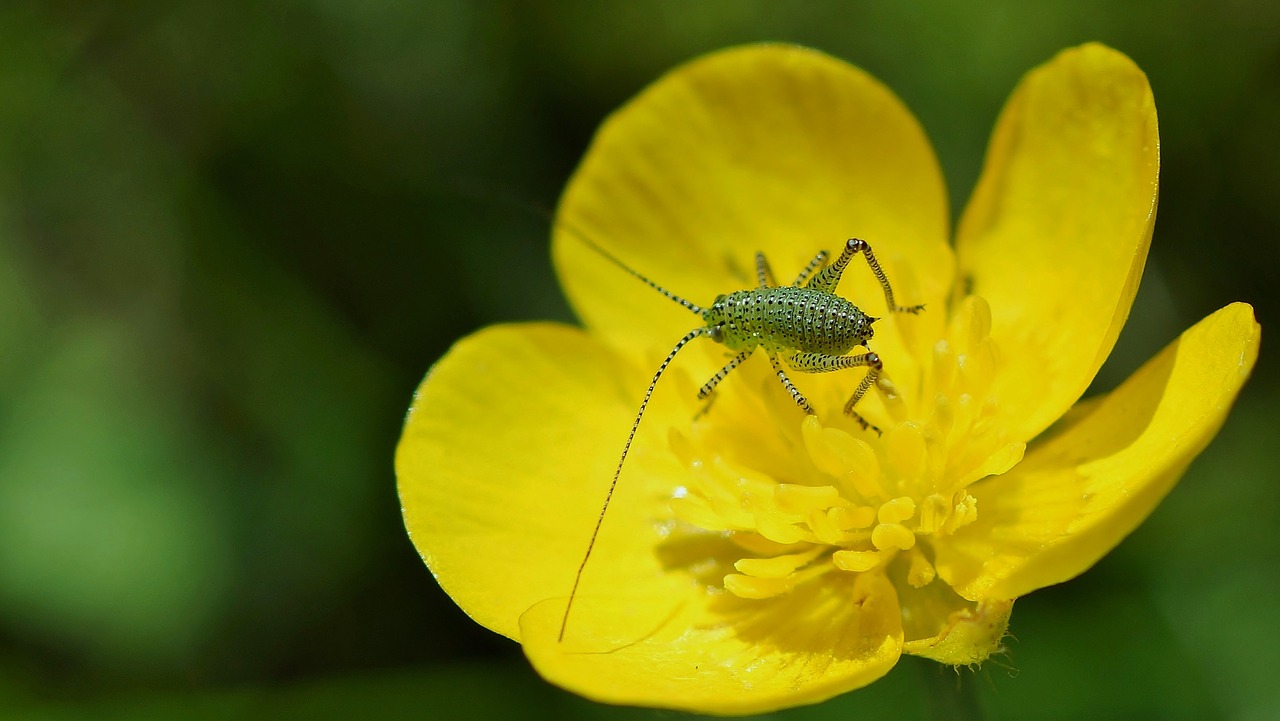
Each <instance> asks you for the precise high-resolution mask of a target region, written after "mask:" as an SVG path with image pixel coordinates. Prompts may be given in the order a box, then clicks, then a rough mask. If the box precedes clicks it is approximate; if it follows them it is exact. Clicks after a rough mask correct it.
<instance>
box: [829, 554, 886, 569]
mask: <svg viewBox="0 0 1280 721" xmlns="http://www.w3.org/2000/svg"><path fill="white" fill-rule="evenodd" d="M892 557H893V554H892V553H886V552H884V551H836V552H835V553H833V554H831V562H832V563H833V564H835V567H836V568H838V569H840V570H842V571H853V572H854V573H862V572H863V571H870V570H871V569H873V568H876V567H878V566H879V565H880V564H882V563H885V562H887V561H888V560H889V559H890V558H892Z"/></svg>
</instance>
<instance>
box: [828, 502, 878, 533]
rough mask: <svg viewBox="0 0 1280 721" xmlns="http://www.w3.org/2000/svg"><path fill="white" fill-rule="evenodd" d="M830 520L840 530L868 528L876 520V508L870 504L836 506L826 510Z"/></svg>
mask: <svg viewBox="0 0 1280 721" xmlns="http://www.w3.org/2000/svg"><path fill="white" fill-rule="evenodd" d="M827 513H828V514H829V515H830V516H831V521H832V522H833V523H835V524H836V527H837V528H839V529H840V530H842V531H849V530H853V529H855V528H870V527H871V524H873V523H875V522H876V509H874V508H872V507H871V506H852V507H845V506H837V507H835V508H832V509H830V510H828V511H827Z"/></svg>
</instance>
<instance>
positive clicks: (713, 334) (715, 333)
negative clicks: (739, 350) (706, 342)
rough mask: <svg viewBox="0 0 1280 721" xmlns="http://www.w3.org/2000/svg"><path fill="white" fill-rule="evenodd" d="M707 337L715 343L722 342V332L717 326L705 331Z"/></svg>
mask: <svg viewBox="0 0 1280 721" xmlns="http://www.w3.org/2000/svg"><path fill="white" fill-rule="evenodd" d="M707 336H708V337H710V338H711V340H713V341H715V342H717V343H723V342H724V330H723V329H722V328H721V327H720V326H718V325H713V326H711V328H710V329H708V330H707Z"/></svg>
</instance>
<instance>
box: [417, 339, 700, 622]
mask: <svg viewBox="0 0 1280 721" xmlns="http://www.w3.org/2000/svg"><path fill="white" fill-rule="evenodd" d="M620 376H621V377H622V378H624V379H629V380H627V381H625V382H623V381H620V380H619V377H620ZM644 382H645V381H644V380H642V377H640V376H636V375H634V374H629V373H626V372H623V369H621V368H620V367H619V364H618V362H617V359H616V358H615V357H614V356H612V355H611V354H610V353H608V352H607V351H605V350H604V349H603V348H602V346H600V345H599V344H598V343H595V342H594V341H592V340H591V339H589V338H588V337H587V336H586V335H585V334H583V333H582V332H581V331H579V330H576V329H573V328H568V327H564V326H557V325H551V324H528V325H514V326H494V327H490V328H487V329H485V330H482V331H480V332H479V333H476V334H475V335H472V336H469V337H467V338H464V339H462V340H461V341H459V342H458V343H457V344H456V345H455V346H454V347H453V348H452V349H451V350H450V351H449V352H448V353H447V354H445V356H444V357H443V358H441V359H440V361H439V362H438V363H436V365H435V366H434V367H433V368H432V369H431V372H430V373H429V374H428V376H427V378H426V380H424V381H423V383H422V385H421V387H420V388H419V389H418V392H417V395H416V397H415V399H414V403H413V407H412V408H411V409H410V411H409V416H408V419H407V420H406V422H405V428H404V433H403V435H402V437H401V440H400V445H399V448H398V449H397V452H396V475H397V478H398V482H399V491H400V501H401V504H402V507H403V511H404V519H405V525H406V526H407V528H408V531H409V535H410V538H411V539H412V540H413V543H414V545H415V546H416V547H417V549H418V552H419V553H420V554H422V557H423V559H424V560H425V561H426V563H427V565H428V566H429V567H430V569H431V571H432V573H433V574H435V577H436V579H437V580H438V581H439V583H440V585H441V587H442V588H444V590H445V591H446V592H447V593H448V594H449V595H450V596H451V597H452V598H453V600H454V601H456V602H457V604H458V605H459V606H460V607H462V609H463V610H464V611H466V612H467V613H468V614H469V615H470V616H471V617H472V618H474V619H475V620H476V621H477V622H479V623H481V624H483V625H484V626H486V627H488V628H490V629H492V630H494V631H496V632H498V633H501V634H503V635H506V636H509V637H511V638H517V639H518V620H519V617H520V614H522V613H524V611H525V610H526V609H528V608H529V607H530V606H532V605H533V604H535V603H537V602H539V601H542V600H543V599H547V598H554V597H564V596H566V595H568V593H569V588H570V586H571V584H572V582H573V573H574V571H575V570H576V568H577V565H578V562H579V561H580V560H581V558H582V554H583V552H584V551H585V550H586V545H587V539H588V537H589V536H590V533H591V529H592V526H593V525H594V524H595V521H596V518H597V517H598V515H599V511H600V504H601V503H602V501H603V499H604V494H605V490H606V488H607V487H608V483H609V480H610V478H611V477H612V474H613V469H614V466H615V464H616V463H617V458H618V454H619V453H620V452H621V450H622V444H623V442H624V441H625V440H626V433H627V429H628V428H629V426H630V423H631V418H632V417H633V414H634V413H635V404H636V403H637V402H638V400H639V395H640V394H642V393H643V390H644ZM664 405H667V404H664ZM662 413H663V409H660V408H659V409H655V414H657V415H659V416H660V415H661V414H662ZM652 420H657V419H656V418H655V419H652ZM655 425H661V423H656V424H655ZM659 448H663V449H664V448H665V444H664V442H663V441H662V437H661V435H660V434H659V436H658V438H656V439H655V438H652V437H650V436H648V435H646V433H645V429H644V427H642V428H641V433H640V435H639V436H638V437H637V439H636V443H635V444H634V445H633V450H632V457H631V458H630V459H629V460H628V464H627V468H626V469H625V470H624V473H623V478H622V479H621V480H620V481H619V485H618V493H617V495H616V496H615V497H614V503H613V506H612V507H611V508H610V511H609V516H608V517H607V518H606V519H605V523H604V526H603V528H602V529H601V537H600V540H599V542H598V543H597V546H596V550H595V555H594V556H593V558H592V563H591V564H590V565H589V566H588V568H587V571H586V573H585V574H584V577H583V581H582V584H583V586H582V588H581V589H580V591H579V593H580V594H584V595H589V594H590V593H592V592H593V589H598V588H599V587H601V586H602V585H603V586H605V587H607V586H608V585H609V584H614V583H628V582H630V581H631V580H632V579H633V578H634V577H635V576H641V577H645V576H657V577H659V579H660V578H661V577H662V573H663V572H662V569H661V565H660V563H659V561H658V559H657V557H656V555H655V553H654V546H655V545H656V544H657V542H658V540H659V539H660V538H661V536H662V533H663V529H662V528H661V527H660V525H659V523H660V520H659V519H661V518H669V516H670V510H669V508H668V505H667V503H668V501H669V499H670V493H671V491H672V488H674V486H675V485H677V484H676V483H671V484H670V485H663V484H659V486H660V490H657V489H655V488H654V487H653V486H650V485H648V484H647V479H653V478H661V477H662V476H663V474H664V473H665V470H664V469H666V468H668V466H669V465H671V461H669V460H664V458H666V457H668V456H669V454H666V453H654V452H653V451H654V450H657V449H659ZM664 464H667V465H664ZM675 470H676V471H677V472H678V469H675ZM668 482H669V479H668Z"/></svg>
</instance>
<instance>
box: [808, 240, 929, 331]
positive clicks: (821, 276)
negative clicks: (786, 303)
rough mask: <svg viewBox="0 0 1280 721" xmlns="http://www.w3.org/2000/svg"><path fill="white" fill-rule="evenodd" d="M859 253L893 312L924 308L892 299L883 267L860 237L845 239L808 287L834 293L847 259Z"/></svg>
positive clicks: (851, 258) (891, 288)
mask: <svg viewBox="0 0 1280 721" xmlns="http://www.w3.org/2000/svg"><path fill="white" fill-rule="evenodd" d="M858 253H861V254H862V256H863V257H864V258H865V259H866V261H867V266H868V267H869V268H871V272H872V273H874V274H875V276H876V280H877V281H879V282H880V288H881V290H883V291H884V300H885V303H886V304H887V305H888V306H889V310H890V311H891V312H893V313H912V314H914V313H919V312H920V311H922V310H924V305H923V304H922V305H905V306H904V305H898V304H897V303H896V302H895V301H894V299H893V286H891V285H889V276H887V275H885V273H884V269H883V268H881V267H880V263H879V262H878V261H876V256H875V254H874V253H872V252H871V244H870V243H868V242H867V241H865V240H862V239H861V238H850V239H849V240H847V241H845V244H844V250H843V251H841V252H840V256H839V257H837V258H836V259H835V262H833V263H832V264H831V265H829V266H827V267H826V268H823V269H822V272H820V273H818V274H817V275H815V276H813V279H812V280H810V281H809V287H810V288H815V289H817V290H825V291H827V292H828V293H834V292H835V290H836V285H837V284H839V283H840V277H841V276H842V275H844V269H845V268H847V267H849V261H851V260H853V256H855V255H857V254H858Z"/></svg>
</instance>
